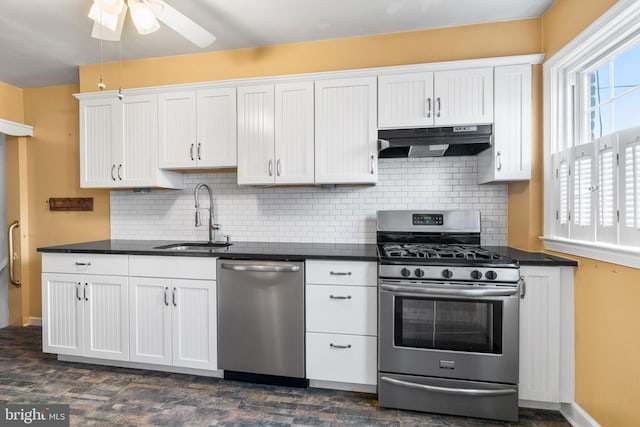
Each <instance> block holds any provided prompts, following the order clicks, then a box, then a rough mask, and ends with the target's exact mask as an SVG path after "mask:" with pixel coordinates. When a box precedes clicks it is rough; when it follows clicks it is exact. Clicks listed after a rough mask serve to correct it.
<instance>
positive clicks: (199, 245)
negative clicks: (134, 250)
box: [153, 242, 233, 252]
mask: <svg viewBox="0 0 640 427" xmlns="http://www.w3.org/2000/svg"><path fill="white" fill-rule="evenodd" d="M231 245H233V243H229V242H213V243H208V242H182V243H172V244H170V245H163V246H156V247H154V248H153V249H163V250H166V251H193V252H203V251H212V250H215V249H218V248H226V247H228V246H231Z"/></svg>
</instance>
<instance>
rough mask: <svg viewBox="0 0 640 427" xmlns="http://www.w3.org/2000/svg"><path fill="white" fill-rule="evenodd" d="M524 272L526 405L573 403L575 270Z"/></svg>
mask: <svg viewBox="0 0 640 427" xmlns="http://www.w3.org/2000/svg"><path fill="white" fill-rule="evenodd" d="M520 272H521V274H522V276H523V277H524V280H525V283H526V294H525V297H524V298H523V299H521V300H520V384H519V396H518V397H519V399H520V401H521V406H539V405H538V404H539V403H543V404H556V405H557V404H559V403H561V402H572V401H573V389H574V387H573V383H574V371H573V363H572V362H571V361H572V360H573V347H574V339H573V268H572V267H541V266H522V267H521V268H520ZM566 360H570V361H569V362H568V363H565V361H566ZM522 401H528V402H526V403H524V404H523V402H522ZM531 404H533V405H531Z"/></svg>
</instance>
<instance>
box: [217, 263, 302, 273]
mask: <svg viewBox="0 0 640 427" xmlns="http://www.w3.org/2000/svg"><path fill="white" fill-rule="evenodd" d="M220 268H223V269H225V270H232V271H259V272H262V273H295V272H297V271H300V266H299V265H259V264H229V263H224V262H223V263H222V264H220Z"/></svg>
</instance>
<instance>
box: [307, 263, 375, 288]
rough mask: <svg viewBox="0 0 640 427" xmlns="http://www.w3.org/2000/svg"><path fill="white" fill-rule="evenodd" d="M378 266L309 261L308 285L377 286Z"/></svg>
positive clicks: (373, 264) (372, 264)
mask: <svg viewBox="0 0 640 427" xmlns="http://www.w3.org/2000/svg"><path fill="white" fill-rule="evenodd" d="M377 266H378V264H377V263H375V262H368V261H315V260H311V261H307V265H306V283H307V284H316V285H320V284H326V285H359V286H377V279H378V272H377Z"/></svg>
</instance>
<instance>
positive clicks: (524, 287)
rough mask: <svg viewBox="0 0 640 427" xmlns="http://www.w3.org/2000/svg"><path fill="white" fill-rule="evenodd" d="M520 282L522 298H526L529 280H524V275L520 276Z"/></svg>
mask: <svg viewBox="0 0 640 427" xmlns="http://www.w3.org/2000/svg"><path fill="white" fill-rule="evenodd" d="M518 284H519V285H520V299H524V296H525V295H526V294H527V281H526V280H524V276H520V280H519V281H518Z"/></svg>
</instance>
